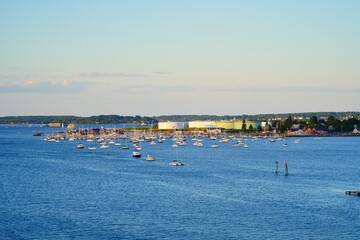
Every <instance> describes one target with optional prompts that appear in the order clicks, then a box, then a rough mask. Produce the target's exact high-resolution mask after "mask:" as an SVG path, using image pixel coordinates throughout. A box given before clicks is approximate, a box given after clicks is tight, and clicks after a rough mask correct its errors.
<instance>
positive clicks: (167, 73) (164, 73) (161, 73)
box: [156, 72, 173, 75]
mask: <svg viewBox="0 0 360 240" xmlns="http://www.w3.org/2000/svg"><path fill="white" fill-rule="evenodd" d="M156 74H160V75H169V74H173V73H171V72H156Z"/></svg>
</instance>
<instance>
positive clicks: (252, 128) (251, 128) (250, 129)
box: [249, 124, 254, 132]
mask: <svg viewBox="0 0 360 240" xmlns="http://www.w3.org/2000/svg"><path fill="white" fill-rule="evenodd" d="M249 131H250V132H253V131H254V127H253V125H252V124H250V126H249Z"/></svg>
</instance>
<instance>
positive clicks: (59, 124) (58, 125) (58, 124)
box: [49, 122, 61, 127]
mask: <svg viewBox="0 0 360 240" xmlns="http://www.w3.org/2000/svg"><path fill="white" fill-rule="evenodd" d="M49 127H61V123H58V122H57V123H49Z"/></svg>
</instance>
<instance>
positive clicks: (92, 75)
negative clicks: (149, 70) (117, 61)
mask: <svg viewBox="0 0 360 240" xmlns="http://www.w3.org/2000/svg"><path fill="white" fill-rule="evenodd" d="M72 77H78V78H104V77H111V78H115V77H124V78H131V77H150V75H148V74H126V73H97V72H88V73H73V74H72Z"/></svg>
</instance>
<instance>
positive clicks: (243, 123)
mask: <svg viewBox="0 0 360 240" xmlns="http://www.w3.org/2000/svg"><path fill="white" fill-rule="evenodd" d="M241 130H242V131H244V132H245V131H246V121H245V119H243V121H242V126H241Z"/></svg>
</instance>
